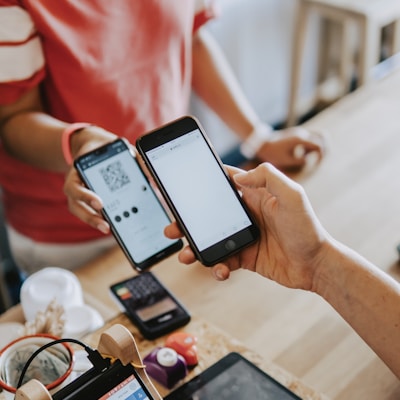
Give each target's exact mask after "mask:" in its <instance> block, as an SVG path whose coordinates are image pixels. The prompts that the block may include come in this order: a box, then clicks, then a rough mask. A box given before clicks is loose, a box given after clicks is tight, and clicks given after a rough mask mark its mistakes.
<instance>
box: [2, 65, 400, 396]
mask: <svg viewBox="0 0 400 400" xmlns="http://www.w3.org/2000/svg"><path fill="white" fill-rule="evenodd" d="M307 126H309V127H310V128H312V129H318V130H324V131H328V132H329V137H330V139H329V141H330V143H329V151H328V153H327V155H326V157H325V159H324V160H323V161H322V163H321V164H320V165H319V166H318V168H316V169H312V168H308V169H306V170H305V171H304V172H303V173H301V174H299V175H297V176H295V179H297V180H298V181H299V182H301V183H302V184H303V185H304V187H305V190H306V191H307V193H308V195H309V197H310V199H311V202H312V204H313V206H314V209H315V211H316V213H317V215H318V216H319V217H320V219H321V221H322V223H323V225H324V226H325V227H326V229H327V230H328V231H329V232H330V233H331V234H332V235H333V236H334V237H335V238H336V239H338V240H340V241H342V242H344V243H345V244H347V245H349V246H350V247H353V248H354V249H355V250H357V251H358V252H360V253H361V254H363V255H364V256H366V257H367V258H368V259H370V260H371V261H372V262H374V263H375V264H377V265H379V266H380V267H381V268H382V269H383V270H385V271H386V272H388V273H389V274H391V275H392V276H394V277H395V278H396V279H400V267H399V265H398V255H397V252H396V246H397V244H398V243H400V178H399V175H400V71H398V72H395V73H393V74H392V75H391V76H389V77H387V78H385V79H383V80H382V81H380V82H374V83H371V84H369V85H368V86H365V87H363V88H362V89H359V90H358V91H357V92H355V93H353V94H351V95H349V96H348V97H346V98H344V99H343V100H341V101H340V102H338V103H336V104H335V105H333V106H332V107H330V108H329V109H327V110H326V111H324V112H322V113H321V114H319V115H318V116H317V117H315V118H314V119H312V120H310V121H309V122H308V123H307ZM152 271H153V272H154V273H155V274H156V275H157V276H158V278H159V279H160V280H161V281H162V282H163V283H164V284H165V285H166V286H167V287H168V288H169V289H170V290H171V291H172V292H173V293H174V294H175V295H176V297H177V298H178V299H180V300H181V302H182V303H183V304H184V305H185V306H186V307H187V308H188V309H189V310H190V312H191V313H192V314H193V315H195V316H196V318H199V321H203V322H205V321H207V324H209V325H210V327H215V329H216V330H217V331H218V332H220V333H221V335H222V334H223V335H226V337H228V338H229V340H235V341H237V343H238V344H239V345H240V346H244V347H245V348H246V349H248V350H249V351H251V353H252V354H257V357H261V359H262V360H264V361H265V362H266V363H271V365H274V366H276V367H277V368H278V369H279V370H280V371H285V374H286V373H288V376H290V377H292V378H291V379H295V381H297V382H301V384H302V385H305V387H307V388H313V389H314V390H316V392H317V393H322V394H324V395H325V396H327V398H329V399H332V400H342V399H343V400H348V399H363V400H376V399H379V400H391V399H399V398H400V383H399V381H398V379H397V378H396V377H395V376H394V375H393V374H392V373H391V372H390V370H389V369H388V368H387V367H386V366H385V365H384V364H383V363H382V362H381V361H380V360H379V359H378V357H377V356H376V355H375V354H374V353H373V352H372V351H371V350H370V348H369V347H368V346H367V345H366V344H365V343H364V342H363V341H362V340H361V339H360V338H359V337H358V335H356V334H355V333H354V332H353V330H352V329H351V328H350V327H349V326H348V325H347V324H346V323H345V322H344V321H343V320H342V319H341V318H340V317H339V316H338V315H337V313H336V312H335V311H334V310H333V309H332V308H331V307H330V306H329V305H328V304H326V303H325V302H324V301H323V300H322V299H320V298H319V297H318V296H316V295H314V294H311V293H307V292H303V291H300V290H290V289H286V288H283V287H281V286H279V285H277V284H275V283H273V282H270V281H268V280H266V279H263V278H261V277H260V276H258V275H256V274H253V273H250V272H248V271H237V272H235V273H234V274H232V276H231V279H229V281H226V282H216V281H215V280H214V279H213V278H212V276H211V274H210V271H209V269H207V268H205V267H201V266H200V265H198V264H195V265H193V266H183V265H180V264H179V263H178V262H177V260H176V257H175V256H173V257H171V258H170V259H168V260H167V261H165V262H163V263H160V264H159V265H158V266H156V267H154V268H153V269H152ZM134 273H135V272H134V271H133V269H132V268H131V267H130V266H129V264H128V262H127V261H126V259H125V258H124V256H123V255H122V253H121V251H120V250H119V249H115V250H113V251H111V252H110V253H108V254H106V255H104V257H102V258H101V259H100V260H97V261H96V262H93V263H91V264H90V265H87V266H86V267H85V268H82V269H80V270H79V271H76V274H77V275H78V277H79V279H80V281H81V283H82V286H83V288H84V290H85V292H86V296H87V297H86V299H87V301H88V302H90V303H91V304H93V305H95V307H97V308H98V310H99V311H100V312H101V313H102V315H103V316H104V317H105V318H106V319H109V318H112V317H115V316H116V315H117V312H118V309H117V307H116V306H115V304H114V303H113V300H112V299H111V297H110V296H109V294H108V287H109V286H110V284H112V283H114V282H116V281H118V280H120V279H123V278H127V277H129V276H132V275H133V274H134ZM15 313H18V310H15V309H14V310H11V311H9V312H8V313H6V315H4V316H3V319H2V320H5V319H7V318H12V319H14V318H15ZM0 320H1V319H0ZM190 329H191V328H190ZM197 329H199V328H198V327H197V326H194V330H197ZM227 333H228V334H227ZM213 354H214V353H213ZM215 354H217V353H215ZM210 361H211V359H210ZM293 377H296V378H297V379H298V380H296V378H293Z"/></svg>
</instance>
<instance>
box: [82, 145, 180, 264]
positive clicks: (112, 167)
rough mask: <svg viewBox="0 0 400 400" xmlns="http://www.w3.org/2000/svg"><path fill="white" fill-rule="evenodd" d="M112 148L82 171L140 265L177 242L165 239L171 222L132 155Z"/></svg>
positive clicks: (119, 148)
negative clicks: (165, 233) (112, 152)
mask: <svg viewBox="0 0 400 400" xmlns="http://www.w3.org/2000/svg"><path fill="white" fill-rule="evenodd" d="M113 146H115V147H114V149H115V154H112V157H110V158H108V157H107V158H104V159H99V160H98V161H96V160H93V159H92V161H91V160H90V159H88V161H87V162H86V164H85V165H84V166H83V168H82V169H83V172H84V174H85V176H86V178H87V180H88V181H89V182H90V185H91V186H92V188H93V190H94V191H95V192H96V193H97V194H98V195H99V196H100V197H101V199H102V200H103V202H104V210H105V211H106V213H107V215H108V217H109V218H110V220H111V221H112V224H113V225H114V228H115V230H116V231H117V232H118V235H119V236H120V238H121V240H122V242H123V244H124V246H125V247H126V248H127V249H128V251H129V253H130V254H131V256H132V258H133V260H134V261H135V262H137V263H141V262H143V261H145V260H147V259H148V258H150V257H151V256H153V255H154V254H156V253H158V252H159V251H162V250H163V249H165V248H166V247H168V246H170V245H171V244H173V243H174V242H176V241H175V240H170V239H168V238H166V237H165V235H164V228H165V226H167V225H168V224H169V223H170V220H169V218H168V216H167V214H166V212H165V210H164V209H163V208H162V206H161V204H160V203H159V201H158V199H157V198H156V196H155V194H154V192H153V189H152V188H151V186H150V184H149V183H148V181H147V180H146V179H145V177H144V175H143V173H142V172H141V170H140V169H139V167H138V164H137V163H136V161H135V159H134V158H133V156H132V154H131V153H130V152H129V150H127V149H126V148H125V147H122V146H120V144H118V143H116V144H114V145H113ZM108 154H109V155H110V154H111V152H109V153H108Z"/></svg>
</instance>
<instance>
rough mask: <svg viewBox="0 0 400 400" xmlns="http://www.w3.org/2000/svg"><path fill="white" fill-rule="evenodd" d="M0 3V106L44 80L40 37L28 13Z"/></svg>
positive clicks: (11, 5) (9, 4)
mask: <svg viewBox="0 0 400 400" xmlns="http://www.w3.org/2000/svg"><path fill="white" fill-rule="evenodd" d="M12 3H13V2H12V1H11V0H10V1H4V0H0V104H3V105H4V104H10V103H13V102H15V101H16V100H18V98H19V97H20V96H22V95H23V94H24V93H25V92H26V91H28V90H29V89H31V88H32V87H34V86H36V85H37V84H38V83H39V82H40V81H41V80H42V79H43V77H44V65H45V61H44V55H43V49H42V45H41V42H40V38H39V36H38V34H37V32H36V30H35V26H34V24H33V21H32V19H31V18H30V16H29V14H28V13H27V12H26V11H25V10H24V9H23V8H21V7H19V6H18V5H14V4H12Z"/></svg>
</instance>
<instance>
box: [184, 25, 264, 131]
mask: <svg viewBox="0 0 400 400" xmlns="http://www.w3.org/2000/svg"><path fill="white" fill-rule="evenodd" d="M192 86H193V89H194V91H195V92H196V93H197V95H198V96H199V97H200V98H201V99H202V100H203V101H204V102H205V103H206V104H207V105H208V106H209V107H210V108H211V109H212V110H213V111H214V112H215V113H216V114H217V115H218V116H219V117H220V118H221V119H222V120H223V121H224V122H225V123H226V124H227V125H228V126H229V127H230V128H231V129H232V130H233V131H234V132H236V133H237V134H238V135H240V136H241V137H242V138H245V137H246V136H248V134H249V133H250V132H251V131H252V130H253V128H254V127H255V126H256V125H258V124H259V118H258V117H257V115H256V113H255V112H254V110H253V108H252V107H251V105H250V103H249V102H248V101H247V99H246V97H245V95H244V93H243V91H242V90H241V88H240V86H239V84H238V81H237V80H236V78H235V76H234V74H233V72H232V70H231V68H230V66H229V65H228V63H227V61H226V59H225V57H224V56H223V54H222V52H221V51H220V49H219V46H218V45H217V43H216V42H215V40H214V39H213V38H212V37H211V35H210V34H209V33H208V32H207V31H205V30H204V29H203V30H200V32H199V33H198V34H197V35H196V37H195V38H194V43H193V82H192Z"/></svg>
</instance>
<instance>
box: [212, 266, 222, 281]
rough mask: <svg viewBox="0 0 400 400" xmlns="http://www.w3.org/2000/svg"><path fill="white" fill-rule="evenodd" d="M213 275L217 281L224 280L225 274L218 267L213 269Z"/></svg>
mask: <svg viewBox="0 0 400 400" xmlns="http://www.w3.org/2000/svg"><path fill="white" fill-rule="evenodd" d="M214 276H215V278H216V279H217V280H218V281H224V280H225V275H224V273H223V272H222V271H221V270H220V269H219V268H216V269H214Z"/></svg>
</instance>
